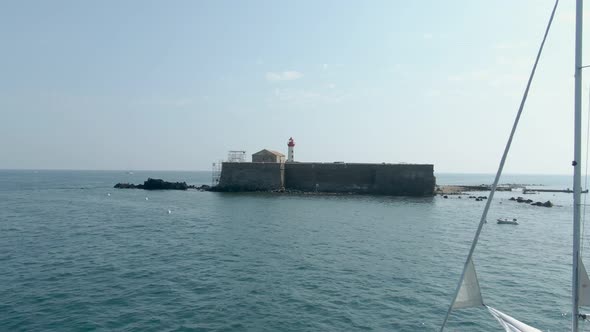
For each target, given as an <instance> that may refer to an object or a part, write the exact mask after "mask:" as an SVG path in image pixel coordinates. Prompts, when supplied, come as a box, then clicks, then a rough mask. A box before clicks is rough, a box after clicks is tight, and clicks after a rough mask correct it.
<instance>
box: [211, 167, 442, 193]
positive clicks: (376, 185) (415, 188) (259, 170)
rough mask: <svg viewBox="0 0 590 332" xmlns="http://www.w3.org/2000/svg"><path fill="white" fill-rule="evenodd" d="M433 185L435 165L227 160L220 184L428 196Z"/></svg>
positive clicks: (223, 186)
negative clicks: (236, 161)
mask: <svg viewBox="0 0 590 332" xmlns="http://www.w3.org/2000/svg"><path fill="white" fill-rule="evenodd" d="M434 186H435V177H434V166H433V165H411V164H346V163H286V164H282V163H229V162H224V163H223V168H222V173H221V178H220V181H219V186H218V187H217V188H218V189H219V190H221V191H268V190H277V189H280V188H283V187H284V188H285V189H287V190H301V191H306V192H313V191H318V192H333V193H340V192H353V193H361V194H379V195H395V196H429V195H433V194H434Z"/></svg>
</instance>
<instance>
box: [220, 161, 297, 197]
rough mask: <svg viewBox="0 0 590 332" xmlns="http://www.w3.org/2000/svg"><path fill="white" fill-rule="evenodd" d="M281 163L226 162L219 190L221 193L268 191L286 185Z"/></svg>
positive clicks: (223, 166)
mask: <svg viewBox="0 0 590 332" xmlns="http://www.w3.org/2000/svg"><path fill="white" fill-rule="evenodd" d="M284 166H285V164H281V163H232V162H224V163H223V164H222V168H221V178H220V179H219V185H218V186H217V188H218V189H219V190H221V191H268V190H277V189H280V188H282V187H283V186H284V185H283V184H284V171H285V168H284Z"/></svg>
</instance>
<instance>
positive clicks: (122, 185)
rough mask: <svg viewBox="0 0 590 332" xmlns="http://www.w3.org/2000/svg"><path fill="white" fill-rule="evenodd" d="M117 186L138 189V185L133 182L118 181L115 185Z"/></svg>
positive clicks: (118, 187)
mask: <svg viewBox="0 0 590 332" xmlns="http://www.w3.org/2000/svg"><path fill="white" fill-rule="evenodd" d="M115 188H117V189H136V188H137V186H136V185H134V184H133V183H117V184H116V185H115Z"/></svg>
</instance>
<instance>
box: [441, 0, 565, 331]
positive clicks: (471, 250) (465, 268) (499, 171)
mask: <svg viewBox="0 0 590 332" xmlns="http://www.w3.org/2000/svg"><path fill="white" fill-rule="evenodd" d="M558 3H559V0H555V5H554V6H553V11H552V12H551V17H550V18H549V23H547V28H546V29H545V34H544V35H543V41H542V42H541V46H540V47H539V51H538V52H537V57H536V58H535V64H534V65H533V69H532V70H531V74H530V76H529V80H528V82H527V85H526V89H525V90H524V94H523V96H522V100H521V101H520V106H519V107H518V112H517V113H516V118H515V119H514V124H513V125H512V130H511V131H510V137H509V138H508V142H507V143H506V147H505V148H504V153H503V154H502V159H501V160H500V165H499V166H498V172H497V173H496V178H495V179H494V184H493V185H492V188H491V191H490V195H489V197H488V200H487V202H486V206H485V208H484V210H483V213H482V214H481V219H480V220H479V226H478V227H477V231H476V232H475V236H474V238H473V242H471V249H470V250H469V254H468V255H467V259H466V260H465V264H464V265H463V272H461V278H460V279H459V284H458V285H457V288H456V289H455V293H454V295H453V300H452V301H451V304H450V305H449V309H448V310H447V314H446V316H445V319H444V321H443V323H442V326H441V327H440V332H442V331H443V330H444V328H445V325H446V324H447V320H448V319H449V315H450V314H451V310H453V303H455V300H456V299H457V295H458V294H459V290H460V289H461V284H462V283H463V278H464V277H465V272H466V270H467V268H468V266H469V262H470V261H471V259H472V257H473V252H474V251H475V246H476V245H477V241H478V240H479V235H480V234H481V231H482V229H483V225H484V224H485V221H486V219H487V215H488V211H489V209H490V206H491V204H492V200H493V199H494V193H495V192H496V187H497V186H498V182H499V181H500V176H501V175H502V170H503V169H504V164H505V163H506V158H507V157H508V151H510V145H512V139H513V138H514V133H515V132H516V128H517V127H518V122H519V121H520V116H521V115H522V111H523V109H524V104H525V102H526V100H527V97H528V95H529V89H530V88H531V83H532V82H533V77H534V76H535V71H536V70H537V65H538V64H539V59H540V58H541V53H542V52H543V46H545V41H546V40H547V35H548V34H549V29H550V28H551V23H552V22H553V17H554V16H555V10H556V9H557V4H558Z"/></svg>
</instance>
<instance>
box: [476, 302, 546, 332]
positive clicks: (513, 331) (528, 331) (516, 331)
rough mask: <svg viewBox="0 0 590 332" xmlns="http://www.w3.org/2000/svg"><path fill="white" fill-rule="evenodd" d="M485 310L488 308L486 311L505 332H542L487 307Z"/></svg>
mask: <svg viewBox="0 0 590 332" xmlns="http://www.w3.org/2000/svg"><path fill="white" fill-rule="evenodd" d="M486 308H488V311H489V312H490V313H491V314H492V316H494V318H496V320H497V321H498V322H499V323H500V325H502V327H503V328H504V330H505V331H506V332H542V331H541V330H539V329H536V328H534V327H532V326H530V325H527V324H525V323H523V322H521V321H519V320H517V319H515V318H513V317H510V316H508V315H506V314H505V313H503V312H501V311H499V310H496V309H494V308H492V307H488V306H486Z"/></svg>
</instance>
